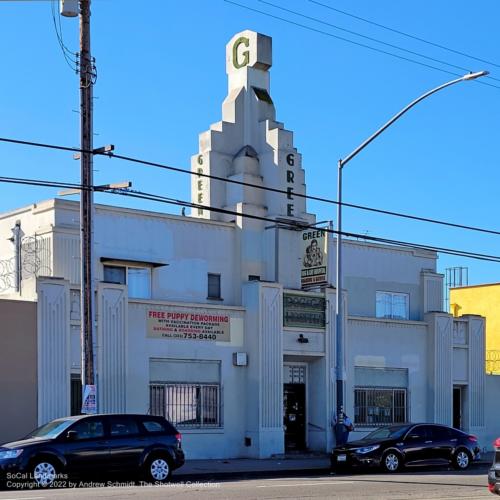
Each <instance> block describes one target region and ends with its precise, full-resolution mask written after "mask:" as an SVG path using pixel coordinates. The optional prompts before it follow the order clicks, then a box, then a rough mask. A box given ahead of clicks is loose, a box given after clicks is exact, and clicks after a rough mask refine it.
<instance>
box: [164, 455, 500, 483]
mask: <svg viewBox="0 0 500 500" xmlns="http://www.w3.org/2000/svg"><path fill="white" fill-rule="evenodd" d="M490 466H491V463H490V462H486V461H482V460H480V461H477V462H473V463H471V464H470V468H471V469H472V468H474V469H479V468H482V467H484V468H489V467H490ZM415 469H417V468H415ZM442 469H444V467H437V468H436V470H442ZM445 470H454V469H451V468H448V469H445ZM329 474H330V468H329V467H316V468H312V469H306V468H302V469H281V470H251V471H250V470H247V471H212V472H205V471H202V472H190V473H186V474H176V473H175V472H174V474H173V476H172V482H174V483H181V482H190V483H196V482H206V481H211V480H212V481H215V480H230V479H235V478H238V479H257V478H273V477H293V476H297V475H309V476H320V475H329ZM344 475H349V474H348V473H343V474H342V476H344Z"/></svg>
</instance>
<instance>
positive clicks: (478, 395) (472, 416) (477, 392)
mask: <svg viewBox="0 0 500 500" xmlns="http://www.w3.org/2000/svg"><path fill="white" fill-rule="evenodd" d="M464 318H466V319H467V320H468V324H469V427H470V428H471V429H473V428H477V427H484V405H485V400H484V386H485V379H486V374H485V338H484V318H482V317H481V316H473V315H466V316H462V317H461V319H464Z"/></svg>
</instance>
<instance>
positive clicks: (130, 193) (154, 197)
mask: <svg viewBox="0 0 500 500" xmlns="http://www.w3.org/2000/svg"><path fill="white" fill-rule="evenodd" d="M106 193H108V194H119V195H121V196H130V197H132V198H139V199H143V200H150V201H157V202H160V203H166V204H169V205H178V206H184V207H191V208H200V209H203V210H208V211H212V212H217V213H223V214H227V215H235V216H238V217H245V218H250V219H256V220H261V221H265V222H271V223H273V224H276V223H278V224H280V225H285V226H290V228H292V229H294V230H299V229H300V230H303V229H308V228H315V229H317V226H314V225H309V224H304V225H297V223H296V222H294V221H290V222H287V221H286V220H281V219H280V220H276V219H271V218H269V217H262V216H259V215H252V214H245V213H243V212H237V211H234V210H228V209H224V208H217V207H212V206H209V205H200V204H199V203H192V202H189V201H184V200H178V199H175V198H169V197H165V196H161V195H156V194H150V193H144V192H142V191H134V190H130V191H119V192H115V191H114V190H108V191H106ZM322 230H323V231H325V232H327V233H332V234H339V231H336V230H334V229H329V228H322ZM341 234H342V236H348V237H351V238H358V239H363V240H367V241H373V242H377V243H386V244H390V245H397V246H402V247H407V248H413V249H420V250H427V251H432V252H440V253H444V254H449V255H455V256H460V257H467V258H471V259H478V260H486V261H490V262H499V263H500V256H498V255H488V254H482V253H477V252H468V251H465V250H457V249H453V248H445V247H437V246H432V245H424V244H421V243H411V242H407V241H400V240H394V239H389V238H381V237H377V236H367V235H364V234H359V233H350V232H344V231H342V233H341Z"/></svg>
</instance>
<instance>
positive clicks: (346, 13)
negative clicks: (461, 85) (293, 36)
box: [309, 0, 500, 68]
mask: <svg viewBox="0 0 500 500" xmlns="http://www.w3.org/2000/svg"><path fill="white" fill-rule="evenodd" d="M309 2H311V3H314V4H316V5H320V6H321V7H324V8H326V9H329V10H333V11H335V12H338V13H339V14H343V15H345V16H349V17H352V18H354V19H358V20H359V21H363V22H364V23H368V24H371V25H373V26H377V27H378V28H382V29H385V30H387V31H392V32H393V33H397V34H398V35H402V36H406V37H408V38H412V39H413V40H417V41H419V42H422V43H426V44H428V45H432V46H433V47H437V48H439V49H443V50H447V51H448V52H452V53H453V54H458V55H460V56H464V57H468V58H469V59H474V60H475V61H479V62H483V63H486V64H491V65H492V66H495V67H497V68H500V64H496V63H494V62H491V61H487V60H486V59H481V58H479V57H476V56H473V55H471V54H467V53H465V52H460V51H459V50H455V49H452V48H450V47H446V46H444V45H440V44H438V43H435V42H431V41H429V40H425V39H424V38H420V37H418V36H415V35H411V34H410V33H405V32H404V31H400V30H397V29H394V28H390V27H389V26H386V25H384V24H379V23H376V22H374V21H371V20H369V19H366V18H364V17H361V16H356V15H354V14H352V13H350V12H346V11H345V10H340V9H337V8H335V7H332V6H331V5H327V4H324V3H321V2H318V1H317V0H309Z"/></svg>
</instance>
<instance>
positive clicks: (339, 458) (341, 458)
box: [337, 455, 347, 462]
mask: <svg viewBox="0 0 500 500" xmlns="http://www.w3.org/2000/svg"><path fill="white" fill-rule="evenodd" d="M346 460H347V456H346V455H337V462H345V461H346Z"/></svg>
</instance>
